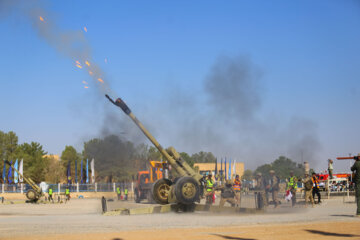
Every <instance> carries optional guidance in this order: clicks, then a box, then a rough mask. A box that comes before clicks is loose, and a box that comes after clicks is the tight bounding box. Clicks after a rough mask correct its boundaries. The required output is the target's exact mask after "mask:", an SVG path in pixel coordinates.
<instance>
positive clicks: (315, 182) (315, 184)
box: [311, 172, 321, 203]
mask: <svg viewBox="0 0 360 240" xmlns="http://www.w3.org/2000/svg"><path fill="white" fill-rule="evenodd" d="M311 179H312V182H313V189H312V196H313V199H314V201H315V194H316V195H317V197H318V203H321V195H320V186H319V179H318V178H317V177H316V173H314V172H313V173H312V178H311Z"/></svg>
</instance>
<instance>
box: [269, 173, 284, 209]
mask: <svg viewBox="0 0 360 240" xmlns="http://www.w3.org/2000/svg"><path fill="white" fill-rule="evenodd" d="M269 173H270V188H269V192H271V195H272V200H273V202H274V205H275V208H277V206H278V205H279V204H280V203H281V202H280V201H279V200H278V194H279V182H280V180H279V177H278V176H276V175H275V171H274V170H270V171H269Z"/></svg>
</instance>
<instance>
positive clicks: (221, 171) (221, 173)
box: [220, 158, 224, 181]
mask: <svg viewBox="0 0 360 240" xmlns="http://www.w3.org/2000/svg"><path fill="white" fill-rule="evenodd" d="M222 164H223V160H222V158H221V163H220V180H221V181H222V180H223V178H222V177H223V174H224V173H223V169H222Z"/></svg>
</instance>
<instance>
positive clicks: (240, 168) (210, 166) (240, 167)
mask: <svg viewBox="0 0 360 240" xmlns="http://www.w3.org/2000/svg"><path fill="white" fill-rule="evenodd" d="M194 167H195V168H196V169H198V170H199V173H200V174H201V175H206V174H208V173H210V172H211V173H212V174H213V175H215V163H195V164H194ZM226 167H227V170H226V176H227V175H228V171H229V164H228V163H227V164H226ZM222 168H223V175H224V176H225V169H224V168H225V164H224V163H223V166H222ZM217 169H218V173H219V172H220V170H221V163H217ZM233 169H234V163H231V177H232V178H235V175H239V176H240V178H241V177H242V175H243V174H244V163H242V162H236V163H235V173H233Z"/></svg>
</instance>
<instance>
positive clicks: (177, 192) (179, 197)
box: [175, 177, 200, 204]
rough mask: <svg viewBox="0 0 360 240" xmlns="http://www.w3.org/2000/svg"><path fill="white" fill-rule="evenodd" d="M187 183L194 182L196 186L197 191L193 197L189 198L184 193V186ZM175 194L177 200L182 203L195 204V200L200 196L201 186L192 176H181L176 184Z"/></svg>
mask: <svg viewBox="0 0 360 240" xmlns="http://www.w3.org/2000/svg"><path fill="white" fill-rule="evenodd" d="M186 183H192V184H194V186H195V188H196V190H195V191H196V192H195V194H194V195H193V196H192V197H191V198H188V197H186V196H184V195H183V194H182V188H183V186H184V185H185V184H186ZM175 196H176V200H177V202H179V203H182V204H193V203H194V202H196V201H198V199H199V196H200V186H199V183H198V181H196V180H195V179H194V178H192V177H182V178H180V179H179V180H178V181H177V182H176V184H175Z"/></svg>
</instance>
